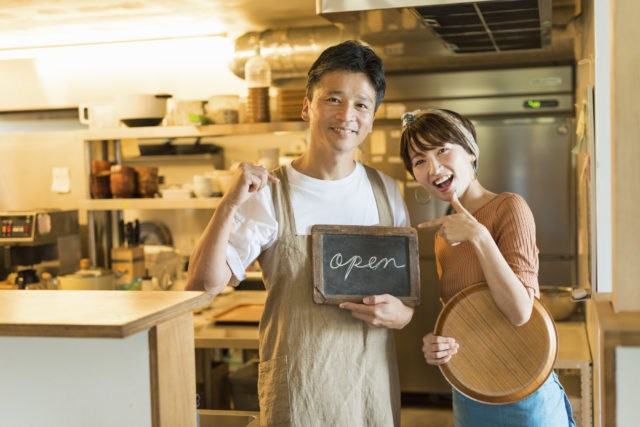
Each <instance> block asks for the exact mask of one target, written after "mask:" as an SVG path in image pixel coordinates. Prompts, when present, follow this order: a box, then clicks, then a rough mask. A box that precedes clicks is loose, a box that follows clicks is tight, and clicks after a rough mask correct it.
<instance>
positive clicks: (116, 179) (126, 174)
mask: <svg viewBox="0 0 640 427" xmlns="http://www.w3.org/2000/svg"><path fill="white" fill-rule="evenodd" d="M109 184H110V188H111V194H112V195H113V197H133V196H134V195H135V194H136V175H135V170H134V169H133V168H131V167H129V166H124V165H113V166H111V176H110V179H109Z"/></svg>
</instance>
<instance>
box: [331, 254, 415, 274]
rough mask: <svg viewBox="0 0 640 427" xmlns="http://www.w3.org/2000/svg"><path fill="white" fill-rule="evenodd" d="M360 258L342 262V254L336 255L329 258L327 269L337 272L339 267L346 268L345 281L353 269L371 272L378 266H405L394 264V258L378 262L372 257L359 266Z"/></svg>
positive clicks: (354, 257)
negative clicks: (364, 269) (369, 270)
mask: <svg viewBox="0 0 640 427" xmlns="http://www.w3.org/2000/svg"><path fill="white" fill-rule="evenodd" d="M361 263H362V258H361V257H360V256H358V255H354V256H352V257H351V258H349V259H348V260H346V261H345V262H343V261H342V254H341V253H337V254H335V255H334V256H333V257H331V261H330V262H329V267H330V268H332V269H333V270H337V269H339V268H341V267H345V266H346V267H347V271H346V272H345V273H344V280H347V277H349V273H351V269H352V268H353V267H355V268H369V269H371V270H377V269H378V268H379V267H380V266H382V268H387V266H388V265H389V264H393V267H395V268H404V267H406V264H402V265H398V264H397V263H396V259H395V258H382V259H380V260H378V258H376V257H374V256H372V257H371V258H369V261H368V262H367V263H366V264H361Z"/></svg>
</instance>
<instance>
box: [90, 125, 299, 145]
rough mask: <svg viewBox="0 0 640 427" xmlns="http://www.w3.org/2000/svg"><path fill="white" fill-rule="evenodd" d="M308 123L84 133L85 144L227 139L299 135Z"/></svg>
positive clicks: (103, 130) (118, 129)
mask: <svg viewBox="0 0 640 427" xmlns="http://www.w3.org/2000/svg"><path fill="white" fill-rule="evenodd" d="M307 127H308V123H307V122H304V121H294V122H268V123H238V124H220V125H207V126H148V127H133V128H126V127H120V128H113V129H97V130H87V131H83V132H81V139H82V140H84V141H104V140H117V139H127V138H135V139H156V138H187V137H199V136H200V137H202V136H225V135H240V134H257V133H274V132H298V131H304V130H306V129H307Z"/></svg>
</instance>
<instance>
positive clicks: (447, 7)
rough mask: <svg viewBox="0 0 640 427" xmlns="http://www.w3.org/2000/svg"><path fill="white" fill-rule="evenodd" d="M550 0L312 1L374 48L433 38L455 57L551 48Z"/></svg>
mask: <svg viewBox="0 0 640 427" xmlns="http://www.w3.org/2000/svg"><path fill="white" fill-rule="evenodd" d="M551 1H552V0H476V1H461V0H421V1H420V0H316V12H317V13H318V14H319V15H322V16H323V17H324V18H326V19H328V20H329V21H331V22H332V23H334V24H337V25H340V26H344V27H353V26H357V27H358V28H357V29H354V30H356V31H357V32H358V33H359V34H360V35H361V37H362V39H363V40H365V41H367V42H369V43H371V44H374V45H383V46H384V45H392V44H394V43H398V42H400V41H402V40H404V41H406V40H410V39H413V40H415V41H416V42H421V43H424V42H425V41H428V40H431V42H433V41H434V39H437V40H438V41H439V42H440V44H441V45H442V46H441V47H443V48H444V49H446V50H447V51H448V52H449V54H451V55H455V54H465V53H492V52H493V53H495V52H507V51H517V50H530V49H546V48H548V47H550V45H551V6H552V4H551ZM432 44H433V43H432ZM421 48H424V46H421ZM429 51H430V53H431V54H433V53H434V49H433V46H430V49H429ZM440 53H441V54H442V52H440Z"/></svg>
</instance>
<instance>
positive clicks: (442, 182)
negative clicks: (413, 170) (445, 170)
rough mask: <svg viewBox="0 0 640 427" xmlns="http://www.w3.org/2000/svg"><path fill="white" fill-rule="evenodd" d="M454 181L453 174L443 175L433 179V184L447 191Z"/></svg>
mask: <svg viewBox="0 0 640 427" xmlns="http://www.w3.org/2000/svg"><path fill="white" fill-rule="evenodd" d="M452 182H453V175H446V176H442V177H440V178H438V179H436V180H435V181H433V185H434V186H435V187H437V188H438V189H439V190H440V191H443V192H444V191H447V190H448V189H449V187H451V183H452Z"/></svg>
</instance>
